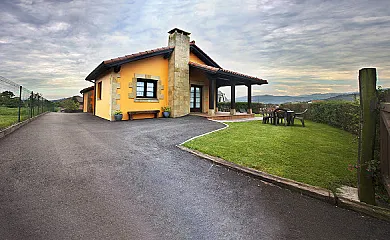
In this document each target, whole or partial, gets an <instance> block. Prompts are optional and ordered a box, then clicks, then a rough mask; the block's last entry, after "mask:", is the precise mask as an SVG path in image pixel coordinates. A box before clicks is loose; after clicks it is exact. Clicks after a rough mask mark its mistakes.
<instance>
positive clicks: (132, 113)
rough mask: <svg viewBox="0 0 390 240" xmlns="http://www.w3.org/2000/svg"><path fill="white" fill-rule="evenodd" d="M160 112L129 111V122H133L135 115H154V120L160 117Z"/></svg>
mask: <svg viewBox="0 0 390 240" xmlns="http://www.w3.org/2000/svg"><path fill="white" fill-rule="evenodd" d="M159 112H160V110H146V111H128V112H127V114H129V120H133V115H135V114H154V118H157V117H158V114H159Z"/></svg>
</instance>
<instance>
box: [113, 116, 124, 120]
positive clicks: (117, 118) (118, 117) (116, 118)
mask: <svg viewBox="0 0 390 240" xmlns="http://www.w3.org/2000/svg"><path fill="white" fill-rule="evenodd" d="M122 117H123V115H122V114H115V115H114V118H115V121H121V120H122Z"/></svg>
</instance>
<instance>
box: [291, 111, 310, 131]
mask: <svg viewBox="0 0 390 240" xmlns="http://www.w3.org/2000/svg"><path fill="white" fill-rule="evenodd" d="M306 112H307V109H306V110H305V111H303V112H301V113H295V114H294V116H293V118H292V121H291V122H292V125H294V120H295V119H298V120H300V121H301V123H302V127H304V126H305V113H306Z"/></svg>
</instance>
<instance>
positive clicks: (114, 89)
mask: <svg viewBox="0 0 390 240" xmlns="http://www.w3.org/2000/svg"><path fill="white" fill-rule="evenodd" d="M120 77H121V75H120V70H118V71H116V70H114V71H112V73H111V76H110V82H111V94H110V95H111V101H110V119H111V121H115V118H114V113H115V111H116V110H120V109H121V108H120V104H118V100H120V99H121V96H120V94H119V93H118V89H120V88H121V84H120Z"/></svg>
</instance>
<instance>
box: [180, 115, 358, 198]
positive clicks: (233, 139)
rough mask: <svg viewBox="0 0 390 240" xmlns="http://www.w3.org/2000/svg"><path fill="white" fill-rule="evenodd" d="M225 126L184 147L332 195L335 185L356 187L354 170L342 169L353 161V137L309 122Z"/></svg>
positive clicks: (355, 142)
mask: <svg viewBox="0 0 390 240" xmlns="http://www.w3.org/2000/svg"><path fill="white" fill-rule="evenodd" d="M298 122H299V121H298ZM228 124H229V127H228V128H227V129H224V130H221V131H218V132H215V133H211V134H209V135H206V136H203V137H200V138H197V139H195V140H192V141H190V142H187V143H185V144H184V146H186V147H189V148H192V149H195V150H198V151H201V152H204V153H207V154H210V155H213V156H217V157H221V158H223V159H225V160H227V161H231V162H234V163H237V164H240V165H244V166H247V167H251V168H255V169H258V170H261V171H264V172H267V173H270V174H274V175H278V176H281V177H285V178H289V179H293V180H296V181H299V182H303V183H307V184H310V185H314V186H319V187H324V188H328V189H330V190H333V191H334V190H335V189H336V188H337V187H339V186H340V185H349V186H356V181H357V180H356V171H354V172H351V171H349V170H348V165H349V164H355V163H356V160H357V150H358V147H357V139H356V137H355V136H354V135H352V134H350V133H348V132H345V131H343V130H340V129H336V128H333V127H330V126H328V125H325V124H320V123H315V122H311V121H305V124H306V127H304V128H303V127H301V125H300V124H296V125H295V126H292V127H290V126H287V127H284V126H274V125H271V124H262V123H261V122H260V121H250V122H236V123H228Z"/></svg>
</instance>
